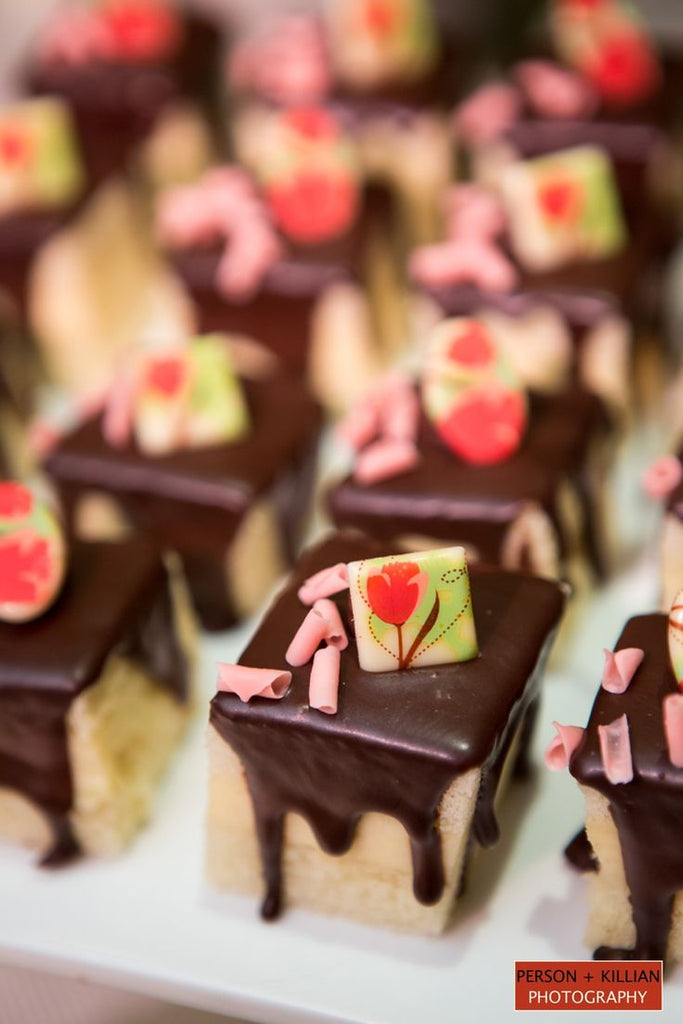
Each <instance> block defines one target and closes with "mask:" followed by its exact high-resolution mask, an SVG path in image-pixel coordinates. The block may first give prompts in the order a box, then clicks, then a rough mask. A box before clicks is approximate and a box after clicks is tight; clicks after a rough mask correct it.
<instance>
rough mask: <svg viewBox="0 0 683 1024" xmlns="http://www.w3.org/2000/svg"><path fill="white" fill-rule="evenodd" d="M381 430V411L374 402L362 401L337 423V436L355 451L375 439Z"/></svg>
mask: <svg viewBox="0 0 683 1024" xmlns="http://www.w3.org/2000/svg"><path fill="white" fill-rule="evenodd" d="M378 431H379V411H378V409H377V406H376V405H375V403H374V402H369V401H360V402H358V404H357V405H355V406H354V407H353V409H351V411H350V412H349V413H348V414H347V415H346V416H345V417H344V419H343V420H342V421H341V422H340V423H339V424H338V425H337V428H336V430H335V434H336V436H337V437H338V438H339V440H340V441H342V442H343V443H344V444H347V445H348V446H349V447H350V448H353V449H354V451H360V449H361V448H364V447H365V445H366V444H369V443H370V441H372V440H374V438H375V437H376V436H377V433H378Z"/></svg>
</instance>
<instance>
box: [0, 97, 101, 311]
mask: <svg viewBox="0 0 683 1024" xmlns="http://www.w3.org/2000/svg"><path fill="white" fill-rule="evenodd" d="M85 186H86V179H85V174H84V171H83V168H82V166H81V160H80V155H79V152H78V146H77V140H76V135H75V132H74V128H73V125H72V122H71V117H70V114H69V111H68V109H67V108H66V107H65V106H64V104H63V103H61V101H59V100H58V99H54V98H46V99H38V100H27V101H23V102H19V103H12V104H9V105H5V106H3V107H0V288H2V289H5V290H6V291H7V292H8V293H9V295H10V297H11V299H12V301H13V303H14V305H15V307H16V309H17V311H18V312H19V314H20V315H21V316H23V315H24V313H25V307H26V292H27V282H28V277H29V272H30V269H31V266H32V264H33V262H34V260H35V257H36V254H37V252H38V250H39V249H40V247H41V246H42V245H43V244H44V243H45V242H46V241H47V240H48V239H49V238H50V237H51V236H52V235H53V234H54V233H55V232H56V231H58V230H59V229H60V228H61V227H63V226H64V224H65V223H66V222H67V221H68V220H69V218H70V217H72V216H73V214H74V211H75V210H76V208H77V206H78V205H79V203H80V201H81V200H82V198H83V196H84V193H85Z"/></svg>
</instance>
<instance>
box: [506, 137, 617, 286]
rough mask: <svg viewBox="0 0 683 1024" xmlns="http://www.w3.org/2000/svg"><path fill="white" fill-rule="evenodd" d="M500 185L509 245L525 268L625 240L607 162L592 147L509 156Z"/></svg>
mask: <svg viewBox="0 0 683 1024" xmlns="http://www.w3.org/2000/svg"><path fill="white" fill-rule="evenodd" d="M500 185H501V191H502V194H503V199H504V202H505V206H506V209H507V214H508V218H509V231H510V240H511V244H512V247H513V249H514V251H515V254H516V256H517V258H518V259H519V260H520V262H521V263H522V264H523V265H524V266H525V268H526V269H527V270H531V271H535V272H540V271H546V270H553V269H555V268H556V267H561V266H563V265H564V264H567V263H572V262H582V261H585V260H588V261H590V260H597V259H602V258H605V257H608V256H613V255H615V254H616V253H617V252H619V251H620V250H621V249H622V248H623V247H624V245H625V243H626V240H627V235H626V227H625V224H624V220H623V216H622V211H621V206H620V203H619V198H618V191H617V186H616V181H615V177H614V170H613V167H612V162H611V160H610V158H609V157H608V156H607V154H606V153H605V152H603V151H602V150H601V149H599V148H598V147H597V146H576V147H575V148H574V149H569V150H564V151H563V152H561V153H553V154H551V155H549V156H542V157H536V158H534V159H532V160H519V161H515V162H514V163H512V164H510V165H509V166H508V167H506V168H505V169H504V170H503V172H502V175H501V181H500Z"/></svg>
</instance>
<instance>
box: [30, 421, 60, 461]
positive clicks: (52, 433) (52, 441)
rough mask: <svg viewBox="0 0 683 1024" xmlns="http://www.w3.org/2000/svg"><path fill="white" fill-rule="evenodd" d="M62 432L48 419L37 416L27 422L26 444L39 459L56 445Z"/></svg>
mask: <svg viewBox="0 0 683 1024" xmlns="http://www.w3.org/2000/svg"><path fill="white" fill-rule="evenodd" d="M61 437H62V432H61V431H60V430H59V429H58V428H57V427H56V426H55V425H54V424H53V423H50V422H49V420H46V419H43V418H42V417H38V418H37V419H35V420H33V422H32V423H30V424H29V427H28V444H29V448H30V450H31V452H32V453H33V454H34V455H35V456H36V458H38V459H40V460H41V461H42V460H43V459H44V458H45V457H46V456H47V455H49V454H50V452H51V451H52V450H53V448H54V447H55V446H56V445H57V443H58V442H59V440H60V438H61Z"/></svg>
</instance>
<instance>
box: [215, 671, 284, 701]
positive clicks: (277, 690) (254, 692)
mask: <svg viewBox="0 0 683 1024" xmlns="http://www.w3.org/2000/svg"><path fill="white" fill-rule="evenodd" d="M291 682H292V673H291V672H287V671H283V670H282V669H277V668H250V667H249V666H247V665H228V664H226V663H225V662H219V663H218V689H219V690H224V691H225V692H226V693H236V694H237V696H238V697H239V699H240V700H241V701H242V702H243V703H244V704H246V703H247V701H249V700H251V698H252V697H269V698H270V699H271V700H280V698H281V697H284V695H285V694H286V693H287V690H288V689H289V686H290V683H291Z"/></svg>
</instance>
